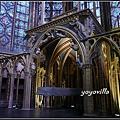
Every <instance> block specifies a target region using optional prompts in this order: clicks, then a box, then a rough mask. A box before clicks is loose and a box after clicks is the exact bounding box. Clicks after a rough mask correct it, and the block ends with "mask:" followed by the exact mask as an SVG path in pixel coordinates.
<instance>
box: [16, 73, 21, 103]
mask: <svg viewBox="0 0 120 120" xmlns="http://www.w3.org/2000/svg"><path fill="white" fill-rule="evenodd" d="M19 79H20V76H19V75H18V78H17V90H16V102H18V90H19Z"/></svg>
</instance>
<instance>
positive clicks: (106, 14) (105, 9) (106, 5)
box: [100, 2, 112, 31]
mask: <svg viewBox="0 0 120 120" xmlns="http://www.w3.org/2000/svg"><path fill="white" fill-rule="evenodd" d="M100 13H101V24H102V26H103V27H104V29H105V30H106V31H109V30H111V28H112V22H111V14H110V13H111V10H110V2H100Z"/></svg>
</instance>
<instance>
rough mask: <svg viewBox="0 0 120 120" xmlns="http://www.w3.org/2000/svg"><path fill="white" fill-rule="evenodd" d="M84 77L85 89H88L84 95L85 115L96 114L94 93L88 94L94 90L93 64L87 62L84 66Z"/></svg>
mask: <svg viewBox="0 0 120 120" xmlns="http://www.w3.org/2000/svg"><path fill="white" fill-rule="evenodd" d="M83 71H84V79H83V90H84V91H86V94H85V95H84V96H83V97H84V114H83V115H84V116H91V117H92V116H95V114H94V102H93V95H91V96H88V94H87V91H92V90H93V81H92V66H91V65H90V64H86V65H84V66H83Z"/></svg>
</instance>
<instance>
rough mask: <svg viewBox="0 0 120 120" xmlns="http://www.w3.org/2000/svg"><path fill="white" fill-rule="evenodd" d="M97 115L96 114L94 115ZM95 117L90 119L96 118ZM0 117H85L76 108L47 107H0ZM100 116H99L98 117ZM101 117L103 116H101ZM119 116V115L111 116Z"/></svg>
mask: <svg viewBox="0 0 120 120" xmlns="http://www.w3.org/2000/svg"><path fill="white" fill-rule="evenodd" d="M96 117H97V116H96ZM96 117H95V118H94V117H93V118H92V119H96ZM1 118H6V119H7V118H18V119H20V118H45V119H46V118H48V119H49V118H69V119H70V118H81V119H83V118H86V117H85V116H83V115H82V114H81V113H80V111H78V110H76V109H59V108H56V109H50V108H49V109H48V108H36V109H31V110H22V109H8V108H0V119H1ZM99 118H101V117H99ZM102 118H103V117H102ZM110 118H111V117H110ZM112 118H119V119H120V117H114V116H113V117H112Z"/></svg>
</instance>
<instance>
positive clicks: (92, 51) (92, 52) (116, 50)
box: [89, 37, 120, 61]
mask: <svg viewBox="0 0 120 120" xmlns="http://www.w3.org/2000/svg"><path fill="white" fill-rule="evenodd" d="M102 41H105V42H107V43H108V44H109V45H110V47H111V48H112V49H113V50H114V51H115V52H117V53H118V54H119V55H120V50H119V47H118V45H117V44H116V43H115V42H113V41H112V40H111V39H110V38H107V37H100V38H99V39H98V40H97V41H96V42H95V43H94V44H93V46H92V48H91V49H90V53H89V58H90V61H91V59H92V57H96V56H97V53H96V51H97V49H98V47H97V46H98V45H99V44H100V43H101V42H102ZM114 47H115V48H114Z"/></svg>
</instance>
